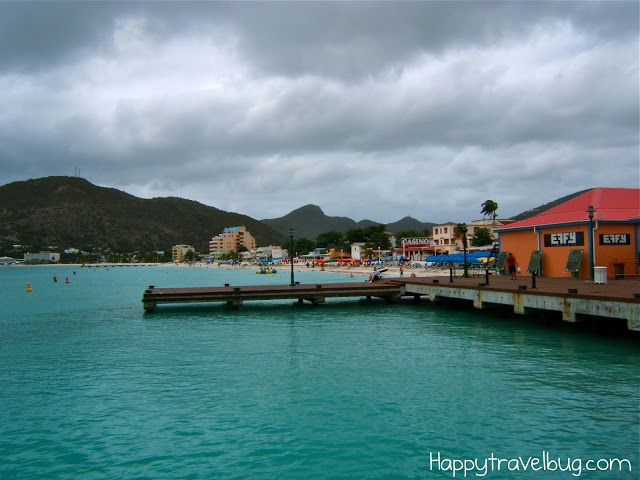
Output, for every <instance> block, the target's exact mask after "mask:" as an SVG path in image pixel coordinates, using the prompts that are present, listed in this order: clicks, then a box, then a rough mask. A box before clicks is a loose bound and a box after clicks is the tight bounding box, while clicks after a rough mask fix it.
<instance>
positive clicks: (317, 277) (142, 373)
mask: <svg viewBox="0 0 640 480" xmlns="http://www.w3.org/2000/svg"><path fill="white" fill-rule="evenodd" d="M74 270H75V272H76V274H75V275H74V273H73V272H74ZM54 273H58V274H59V276H60V278H59V281H58V282H57V283H53V274H54ZM65 277H69V281H70V283H69V284H66V283H65V282H64V280H65ZM296 280H299V281H301V282H302V283H307V282H309V283H310V282H316V283H317V282H319V281H348V280H349V278H348V277H345V276H340V275H335V274H330V273H320V272H317V273H314V272H301V273H299V274H296ZM354 280H362V278H355V279H354ZM289 281H290V277H289V273H288V271H287V270H283V271H281V272H279V273H278V274H277V275H275V276H271V275H256V274H255V273H254V271H253V270H248V271H241V270H218V269H208V268H198V267H194V268H177V267H120V268H109V269H106V268H104V267H101V268H97V269H88V268H78V267H6V268H0V412H2V421H1V423H0V478H1V479H45V478H46V479H115V478H122V479H161V478H162V479H165V478H166V479H175V478H185V479H186V478H193V479H196V478H197V479H213V478H224V479H276V478H283V479H317V478H332V479H358V478H362V479H364V478H367V479H368V478H375V479H403V478H453V472H452V471H451V469H448V470H447V469H446V467H447V463H446V462H445V460H446V459H450V460H451V461H452V462H451V463H450V465H451V466H453V465H454V463H453V461H454V460H456V459H457V460H460V461H463V460H477V462H479V465H480V466H481V465H482V462H483V461H484V460H485V459H487V458H489V457H490V456H491V455H492V454H493V455H494V456H495V457H496V458H500V459H504V460H505V462H504V463H502V464H501V469H500V471H497V465H496V464H495V463H494V469H493V471H491V469H490V468H491V467H490V466H489V470H488V473H487V474H486V476H484V477H480V476H478V475H477V474H478V473H482V472H481V471H480V470H475V471H471V470H469V471H468V472H467V477H466V478H541V479H546V478H576V477H578V476H579V477H580V478H594V479H595V478H623V479H627V478H629V479H630V478H634V479H637V478H638V477H639V474H638V471H639V469H640V453H639V451H640V413H639V412H640V342H638V339H637V338H636V339H632V340H628V339H625V338H620V337H617V338H616V337H602V336H598V335H595V334H592V333H589V332H586V331H584V330H581V329H576V328H566V327H563V326H553V325H552V326H549V325H545V324H541V323H539V322H537V321H535V320H532V319H526V318H522V317H511V316H509V317H508V318H497V317H496V314H495V313H487V312H479V311H467V310H450V309H446V308H442V307H437V306H432V305H429V304H428V302H423V303H420V304H413V303H411V302H406V303H404V302H403V303H400V304H396V305H387V304H386V303H384V302H382V301H380V302H377V301H374V302H372V303H366V302H363V301H359V300H348V301H329V302H328V303H327V304H325V305H322V306H320V307H317V308H316V307H313V306H311V305H309V304H305V305H298V304H295V303H293V302H291V301H283V302H280V303H278V304H268V303H258V302H256V303H246V304H245V305H244V306H243V307H242V308H241V309H239V310H237V311H234V310H231V309H229V308H227V307H226V306H224V305H217V304H210V305H204V306H193V305H192V306H180V307H177V306H165V305H159V306H158V307H157V309H156V311H155V312H154V313H153V314H147V315H144V314H143V310H142V305H141V302H140V299H141V297H142V293H143V291H144V289H145V288H146V286H147V285H156V286H158V287H173V286H206V285H222V284H223V283H231V284H248V283H285V284H288V283H289ZM26 282H30V283H31V285H32V288H33V291H32V292H26V288H25V287H26ZM543 452H548V455H549V457H550V458H551V459H554V458H555V459H556V460H557V459H558V458H559V459H560V461H561V466H562V467H563V468H566V467H567V466H568V465H567V461H568V459H570V460H571V461H572V462H573V463H572V470H571V471H559V470H556V471H549V469H546V470H537V471H534V470H532V469H531V466H532V464H530V466H529V468H528V469H527V470H526V471H523V470H522V467H520V470H519V471H518V470H515V464H514V463H510V464H508V463H506V460H512V459H517V458H518V457H522V461H523V462H526V461H527V459H529V457H534V458H538V459H540V462H543V455H544V454H543ZM438 455H440V457H439V458H440V460H441V463H440V464H438V463H437V459H438ZM610 458H618V459H626V460H628V461H629V464H630V465H631V467H632V472H628V468H624V469H623V470H624V471H622V472H621V471H619V470H618V469H617V468H616V469H615V470H614V471H600V472H597V471H596V472H587V471H585V470H584V467H585V464H586V463H587V461H589V460H594V461H598V460H600V459H610ZM576 460H579V461H580V462H581V463H580V465H582V470H581V472H580V475H577V473H578V472H577V468H578V464H577V463H576ZM438 465H439V466H440V467H441V468H438ZM488 465H491V464H490V463H489V464H488ZM538 465H542V463H540V464H538ZM593 465H596V464H593ZM601 465H603V464H601ZM509 466H510V467H512V469H511V470H509ZM549 466H550V468H553V463H551V464H549ZM463 475H464V472H463V471H458V472H456V477H455V478H464V476H463Z"/></svg>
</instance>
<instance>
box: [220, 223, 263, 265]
mask: <svg viewBox="0 0 640 480" xmlns="http://www.w3.org/2000/svg"><path fill="white" fill-rule="evenodd" d="M241 246H244V247H246V249H247V250H248V251H249V252H255V250H256V240H255V238H253V236H252V235H251V234H250V233H249V232H248V231H247V228H246V227H245V226H240V227H228V228H225V229H224V230H223V231H222V233H221V234H220V235H217V236H215V237H213V238H212V239H211V240H210V241H209V257H210V258H211V260H214V258H215V256H216V254H219V253H229V252H234V251H237V250H238V249H239V248H240V247H241Z"/></svg>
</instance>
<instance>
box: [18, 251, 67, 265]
mask: <svg viewBox="0 0 640 480" xmlns="http://www.w3.org/2000/svg"><path fill="white" fill-rule="evenodd" d="M24 261H25V263H58V262H59V261H60V254H59V253H54V252H40V253H25V254H24Z"/></svg>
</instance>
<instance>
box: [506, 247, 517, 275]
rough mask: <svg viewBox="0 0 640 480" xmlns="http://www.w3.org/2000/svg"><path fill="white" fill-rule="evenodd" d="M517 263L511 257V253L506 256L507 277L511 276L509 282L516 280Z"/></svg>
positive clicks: (514, 258)
mask: <svg viewBox="0 0 640 480" xmlns="http://www.w3.org/2000/svg"><path fill="white" fill-rule="evenodd" d="M517 265H518V262H517V261H516V257H514V256H513V253H511V252H509V255H507V266H508V267H509V275H511V280H515V279H516V266H517Z"/></svg>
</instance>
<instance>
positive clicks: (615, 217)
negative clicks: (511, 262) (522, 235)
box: [496, 187, 640, 230]
mask: <svg viewBox="0 0 640 480" xmlns="http://www.w3.org/2000/svg"><path fill="white" fill-rule="evenodd" d="M589 205H592V206H593V208H594V216H593V219H594V220H599V221H609V222H611V221H613V222H615V221H621V222H625V221H629V220H631V219H639V218H640V189H638V188H606V187H599V188H594V189H592V190H589V191H588V192H585V193H583V194H582V195H578V196H577V197H575V198H573V199H571V200H569V201H567V202H565V203H562V204H560V205H558V206H556V207H553V208H550V209H549V210H547V211H545V212H542V213H540V214H538V215H536V216H534V217H531V218H527V219H525V220H521V221H519V222H514V223H510V224H509V225H505V226H504V227H498V228H496V230H512V229H519V228H527V227H533V226H541V225H558V224H563V223H581V222H588V221H589V216H588V213H587V209H588V208H589Z"/></svg>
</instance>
